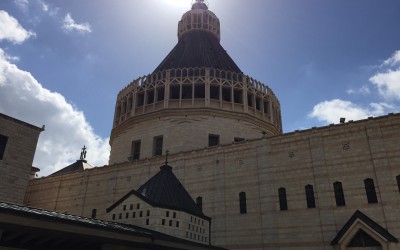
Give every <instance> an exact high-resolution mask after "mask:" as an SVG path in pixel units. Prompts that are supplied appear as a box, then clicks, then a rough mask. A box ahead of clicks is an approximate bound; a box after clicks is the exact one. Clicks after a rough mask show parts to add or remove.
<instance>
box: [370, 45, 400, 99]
mask: <svg viewBox="0 0 400 250" xmlns="http://www.w3.org/2000/svg"><path fill="white" fill-rule="evenodd" d="M380 68H381V69H383V72H378V73H376V74H375V75H374V76H372V77H371V78H370V79H369V80H370V82H371V83H372V84H373V85H375V86H376V87H377V88H378V91H379V94H380V95H381V96H382V97H383V98H385V99H389V100H400V50H399V51H396V52H395V53H394V54H393V56H392V57H390V58H389V59H387V60H385V61H384V63H383V64H382V65H381V67H380Z"/></svg>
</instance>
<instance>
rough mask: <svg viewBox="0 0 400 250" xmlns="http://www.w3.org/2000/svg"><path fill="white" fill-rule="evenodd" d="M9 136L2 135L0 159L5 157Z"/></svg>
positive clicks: (0, 139)
mask: <svg viewBox="0 0 400 250" xmlns="http://www.w3.org/2000/svg"><path fill="white" fill-rule="evenodd" d="M7 141H8V137H7V136H4V135H0V160H3V158H4V152H5V151H6V145H7Z"/></svg>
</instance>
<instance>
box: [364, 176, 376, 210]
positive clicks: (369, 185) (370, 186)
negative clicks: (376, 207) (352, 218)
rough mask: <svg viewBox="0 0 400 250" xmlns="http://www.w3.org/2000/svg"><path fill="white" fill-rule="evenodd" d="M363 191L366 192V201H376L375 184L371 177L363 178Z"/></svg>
mask: <svg viewBox="0 0 400 250" xmlns="http://www.w3.org/2000/svg"><path fill="white" fill-rule="evenodd" d="M364 186H365V193H366V194H367V199H368V203H369V204H372V203H378V198H377V197H376V191H375V185H374V180H373V179H370V178H368V179H365V180H364Z"/></svg>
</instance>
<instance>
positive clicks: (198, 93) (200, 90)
mask: <svg viewBox="0 0 400 250" xmlns="http://www.w3.org/2000/svg"><path fill="white" fill-rule="evenodd" d="M205 96H206V95H205V87H204V84H196V85H194V98H198V99H204V98H205Z"/></svg>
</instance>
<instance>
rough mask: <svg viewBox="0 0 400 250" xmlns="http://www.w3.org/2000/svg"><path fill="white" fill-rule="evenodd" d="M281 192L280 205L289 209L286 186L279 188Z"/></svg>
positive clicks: (281, 207) (282, 208)
mask: <svg viewBox="0 0 400 250" xmlns="http://www.w3.org/2000/svg"><path fill="white" fill-rule="evenodd" d="M278 193H279V207H280V209H281V210H282V211H283V210H288V205H287V199H286V188H284V187H281V188H279V189H278Z"/></svg>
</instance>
